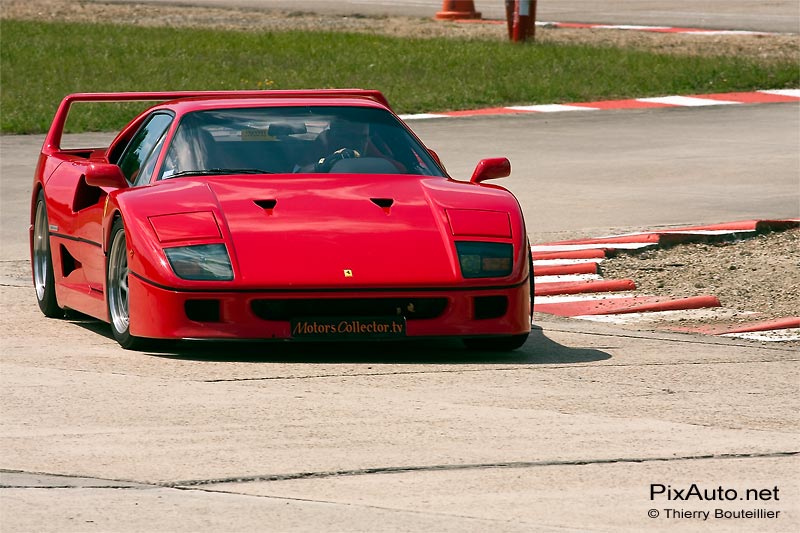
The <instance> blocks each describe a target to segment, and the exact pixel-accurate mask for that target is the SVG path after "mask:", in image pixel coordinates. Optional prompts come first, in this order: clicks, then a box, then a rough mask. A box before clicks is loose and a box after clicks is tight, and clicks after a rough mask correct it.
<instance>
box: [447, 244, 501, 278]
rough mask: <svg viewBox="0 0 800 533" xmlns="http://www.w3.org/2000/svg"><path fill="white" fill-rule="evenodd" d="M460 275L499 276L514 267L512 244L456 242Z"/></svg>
mask: <svg viewBox="0 0 800 533" xmlns="http://www.w3.org/2000/svg"><path fill="white" fill-rule="evenodd" d="M456 251H457V252H458V262H459V264H460V265H461V275H462V276H464V277H465V278H501V277H504V276H508V275H509V274H511V270H512V269H513V267H514V246H513V245H511V244H506V243H502V242H475V241H460V242H456Z"/></svg>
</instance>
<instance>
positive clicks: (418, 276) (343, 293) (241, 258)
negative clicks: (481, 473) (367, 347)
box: [30, 89, 533, 350]
mask: <svg viewBox="0 0 800 533" xmlns="http://www.w3.org/2000/svg"><path fill="white" fill-rule="evenodd" d="M148 100H149V101H154V102H159V103H158V104H157V105H155V106H153V107H151V108H149V109H147V110H146V111H144V112H143V113H141V114H140V115H139V116H137V117H135V118H134V119H133V120H132V121H131V122H130V123H129V124H128V125H127V126H126V127H125V128H124V129H123V130H122V131H121V132H120V133H119V134H118V135H117V136H116V138H115V139H114V140H113V142H111V144H110V145H109V146H108V147H105V148H95V147H90V148H80V149H72V148H62V146H61V145H62V133H63V130H64V124H65V121H66V118H67V114H68V112H69V109H70V106H71V105H72V104H73V103H74V102H109V101H148ZM510 172H511V166H510V164H509V162H508V160H507V159H505V158H497V159H484V160H482V161H480V162H479V163H478V165H477V168H476V169H475V172H474V173H473V175H472V177H471V179H470V180H469V181H468V182H466V181H457V180H454V179H452V178H451V177H449V176H448V175H447V172H446V171H445V169H444V167H443V166H442V164H441V162H440V161H439V158H438V157H437V156H436V154H435V153H434V152H433V151H431V150H429V149H428V148H426V147H425V146H424V145H423V144H422V142H421V141H420V140H419V139H418V138H417V137H416V136H415V135H414V133H412V132H411V130H410V129H409V128H408V126H406V125H405V124H404V123H403V122H402V120H400V119H399V118H398V116H397V115H395V114H394V113H393V112H392V110H391V108H390V107H389V104H388V102H387V101H386V99H385V98H384V96H383V95H382V94H381V93H380V92H378V91H366V90H355V89H354V90H350V89H346V90H344V89H343V90H337V89H334V90H307V91H258V92H241V91H238V92H177V93H110V94H72V95H69V96H67V97H66V98H64V100H63V101H62V103H61V105H60V107H59V108H58V111H57V113H56V115H55V118H54V120H53V124H52V126H51V128H50V131H49V133H48V134H47V137H46V139H45V142H44V146H43V147H42V152H41V155H40V157H39V164H38V166H37V168H36V175H35V177H34V182H33V194H32V202H31V227H30V243H31V258H32V270H33V281H34V285H35V288H36V298H37V300H38V303H39V307H40V308H41V310H42V312H43V313H44V314H45V315H46V316H48V317H63V316H64V310H66V309H71V310H75V311H78V312H80V313H84V314H87V315H90V316H92V317H96V318H98V319H100V320H103V321H106V322H108V323H110V325H111V332H112V334H113V336H114V338H115V339H116V340H117V341H118V342H119V343H120V344H121V345H122V346H123V347H124V348H130V349H135V348H137V347H141V346H142V343H143V341H145V340H147V339H287V340H309V341H311V340H318V341H335V340H381V339H404V338H425V337H458V338H462V339H463V340H464V342H465V344H466V345H467V346H468V347H472V348H478V349H486V350H513V349H515V348H518V347H519V346H521V345H522V344H523V343H524V342H525V340H526V338H527V337H528V334H529V332H530V329H531V309H532V302H531V297H532V293H533V291H532V290H531V289H532V279H533V278H532V271H531V266H530V252H529V244H528V240H527V237H526V231H525V222H524V220H523V217H522V212H521V210H520V206H519V203H518V202H517V200H516V198H514V196H513V195H512V194H511V193H510V192H508V191H507V190H505V189H503V188H502V187H498V186H496V185H488V184H485V183H484V181H486V180H489V179H494V178H502V177H505V176H508V175H509V174H510Z"/></svg>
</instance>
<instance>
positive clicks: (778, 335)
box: [719, 328, 800, 342]
mask: <svg viewBox="0 0 800 533" xmlns="http://www.w3.org/2000/svg"><path fill="white" fill-rule="evenodd" d="M719 337H735V338H738V339H749V340H753V341H762V342H786V341H800V328H788V329H771V330H768V331H749V332H747V333H726V334H724V335H719Z"/></svg>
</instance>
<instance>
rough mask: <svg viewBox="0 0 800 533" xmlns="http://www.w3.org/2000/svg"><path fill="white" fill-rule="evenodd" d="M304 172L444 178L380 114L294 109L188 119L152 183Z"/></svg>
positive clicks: (387, 116)
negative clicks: (195, 178)
mask: <svg viewBox="0 0 800 533" xmlns="http://www.w3.org/2000/svg"><path fill="white" fill-rule="evenodd" d="M308 172H314V173H317V172H326V173H333V174H416V175H425V176H443V173H442V171H441V169H440V168H439V166H438V165H437V164H436V163H435V162H434V160H433V158H432V157H431V155H430V154H429V153H428V151H427V150H426V149H425V148H424V147H423V146H422V145H421V144H420V143H419V141H417V140H416V139H415V138H414V137H413V136H412V135H411V134H409V132H408V131H407V130H406V128H405V127H404V126H403V125H402V124H401V123H400V122H399V121H398V120H397V119H396V118H395V117H394V116H393V115H392V114H391V113H389V112H387V111H385V110H382V109H375V108H369V107H346V106H329V107H322V106H298V107H257V108H246V109H214V110H205V111H195V112H192V113H187V114H186V115H185V116H184V117H183V118H182V119H181V121H180V124H179V125H178V128H177V130H176V132H175V135H174V136H173V138H172V140H171V142H170V147H169V149H168V150H167V153H166V155H165V157H164V162H163V164H162V168H161V172H160V175H159V177H160V178H161V179H166V178H176V177H181V176H197V175H224V174H243V173H247V174H288V173H308Z"/></svg>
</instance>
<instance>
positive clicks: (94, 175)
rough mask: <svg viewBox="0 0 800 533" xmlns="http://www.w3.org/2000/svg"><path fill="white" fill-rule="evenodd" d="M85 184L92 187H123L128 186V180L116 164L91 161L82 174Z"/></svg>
mask: <svg viewBox="0 0 800 533" xmlns="http://www.w3.org/2000/svg"><path fill="white" fill-rule="evenodd" d="M84 177H85V178H86V185H91V186H92V187H113V188H115V189H123V188H125V187H127V186H128V180H126V179H125V176H124V175H123V174H122V170H120V168H119V167H118V166H117V165H112V164H111V163H91V164H90V165H89V168H87V169H86V173H85V174H84Z"/></svg>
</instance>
